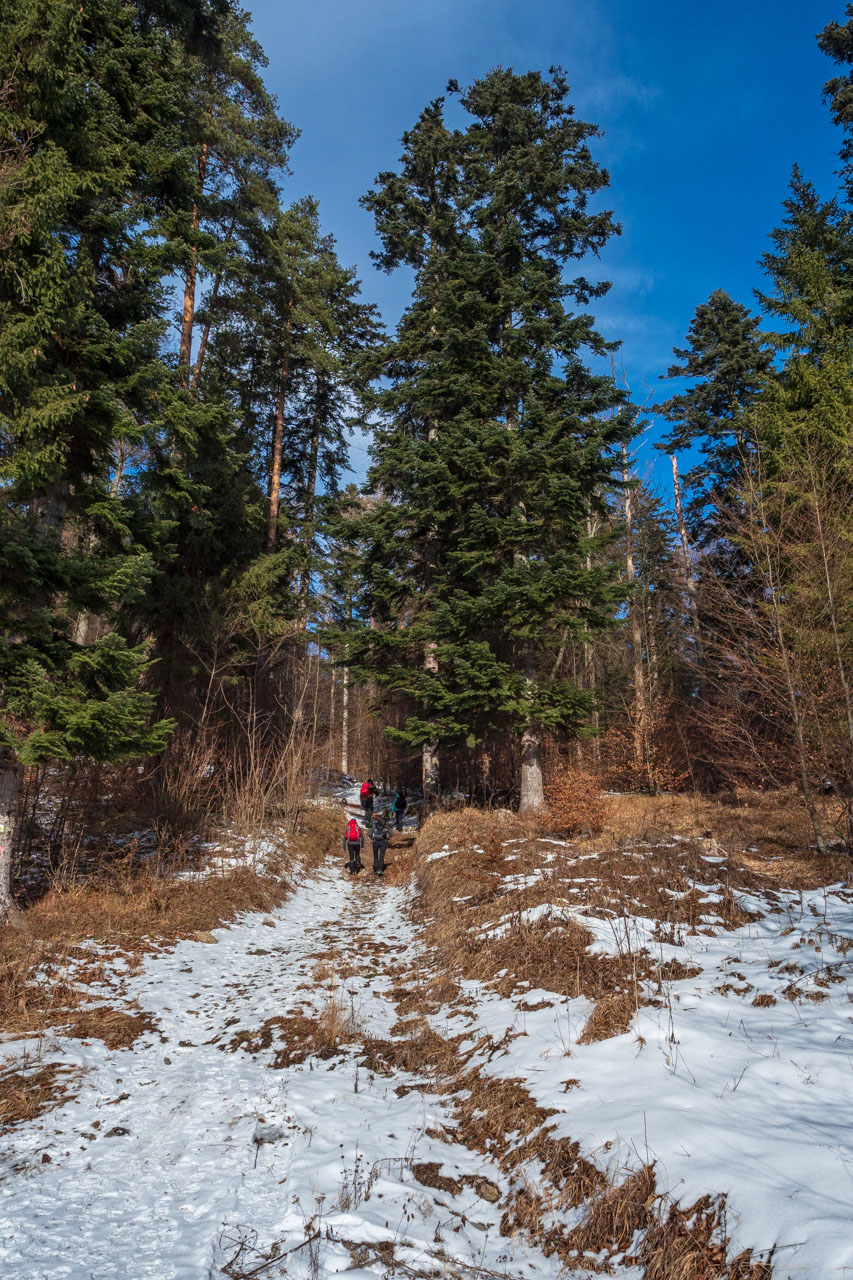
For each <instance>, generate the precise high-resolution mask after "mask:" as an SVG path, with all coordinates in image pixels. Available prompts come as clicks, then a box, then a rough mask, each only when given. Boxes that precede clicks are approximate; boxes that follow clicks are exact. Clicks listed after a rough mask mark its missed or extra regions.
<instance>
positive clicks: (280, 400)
mask: <svg viewBox="0 0 853 1280" xmlns="http://www.w3.org/2000/svg"><path fill="white" fill-rule="evenodd" d="M290 336H291V319H290V304H289V303H288V308H287V320H286V321H285V325H284V356H283V358H282V362H281V379H280V381H279V387H278V395H277V396H276V402H275V429H274V431H273V441H272V470H271V475H270V495H269V518H268V521H267V550H268V551H275V542H276V531H277V527H278V504H279V497H280V493H279V491H280V489H281V447H282V441H283V440H284V405H285V400H286V397H287V382H288V378H289V377H290Z"/></svg>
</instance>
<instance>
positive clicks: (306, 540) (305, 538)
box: [299, 385, 321, 614]
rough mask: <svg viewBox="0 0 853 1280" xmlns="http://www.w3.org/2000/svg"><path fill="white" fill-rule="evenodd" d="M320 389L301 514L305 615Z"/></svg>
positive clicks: (317, 454) (302, 596)
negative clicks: (302, 523)
mask: <svg viewBox="0 0 853 1280" xmlns="http://www.w3.org/2000/svg"><path fill="white" fill-rule="evenodd" d="M320 400H321V394H320V387H319V385H318V386H317V388H316V390H315V394H314V413H313V415H312V417H311V444H310V447H309V450H308V474H307V475H306V477H305V510H304V512H303V521H304V525H303V529H302V546H303V550H304V552H305V565H304V567H303V570H302V575H301V577H300V581H299V595H300V598H301V600H302V606H301V607H302V611H303V614H304V613H305V610H306V606H307V602H308V593H309V590H310V587H311V549H312V547H313V544H314V503H315V499H316V496H317V465H318V459H319V456H320Z"/></svg>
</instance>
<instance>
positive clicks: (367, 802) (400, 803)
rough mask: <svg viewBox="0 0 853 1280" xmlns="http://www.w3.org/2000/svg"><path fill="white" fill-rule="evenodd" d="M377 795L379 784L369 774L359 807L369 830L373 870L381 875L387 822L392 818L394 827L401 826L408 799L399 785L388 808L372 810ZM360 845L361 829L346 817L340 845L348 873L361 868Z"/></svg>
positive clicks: (387, 832) (387, 827)
mask: <svg viewBox="0 0 853 1280" xmlns="http://www.w3.org/2000/svg"><path fill="white" fill-rule="evenodd" d="M378 795H379V788H378V787H377V785H376V783H375V782H374V781H373V779H372V778H368V779H367V782H365V783H363V784H362V788H361V793H360V799H361V807H362V809H363V810H364V825H365V827H366V828H367V830H368V831H369V833H370V841H371V844H372V845H373V874H374V875H376V876H384V874H385V854H386V852H387V850H388V841H389V839H390V838H391V834H392V832H391V824H392V821H393V824H394V827H395V829H396V830H397V831H402V830H403V816H404V814H405V812H406V807H407V805H408V800H407V798H406V792H405V789H404V788H403V787H400V788H399V789H398V790H397V791H396V792H395V793H394V799H393V800H392V802H391V808H390V809H381V810H379V811H378V812H376V813H374V812H373V801H374V799H375V797H376V796H378ZM363 848H364V831H362V829H361V827H360V826H359V825H358V822H357V821H356V819H355V818H350V820H349V822H348V823H347V825H346V830H345V831H344V843H343V849H344V853H345V854H346V855H347V870H348V871H349V873H350V875H351V876H352V875H355V874H356V873H357V872H358V871H361V868H362V861H361V851H362V849H363Z"/></svg>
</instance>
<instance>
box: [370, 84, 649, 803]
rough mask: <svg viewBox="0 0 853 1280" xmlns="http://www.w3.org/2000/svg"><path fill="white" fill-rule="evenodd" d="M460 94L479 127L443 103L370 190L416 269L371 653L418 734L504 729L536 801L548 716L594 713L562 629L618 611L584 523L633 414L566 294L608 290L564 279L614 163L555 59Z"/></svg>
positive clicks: (384, 483) (381, 511)
mask: <svg viewBox="0 0 853 1280" xmlns="http://www.w3.org/2000/svg"><path fill="white" fill-rule="evenodd" d="M449 92H451V93H454V94H456V93H458V94H459V97H460V103H461V105H462V107H463V108H464V109H465V110H466V112H467V113H468V115H469V117H470V123H469V125H468V127H467V128H466V129H465V130H456V131H453V132H450V131H448V130H447V129H446V128H445V126H444V124H443V117H442V104H441V102H438V103H433V104H432V105H431V106H430V108H429V109H428V111H427V112H426V113H425V114H424V115H423V116H422V117H421V120H420V122H419V124H418V126H417V128H416V129H415V130H413V131H412V132H411V133H410V134H408V135H406V137H405V138H404V146H405V148H406V150H405V154H404V160H403V165H402V171H401V173H400V175H398V176H395V175H381V176H380V178H379V180H378V181H379V184H380V186H379V189H378V190H376V191H374V192H372V193H371V194H370V195H369V196H368V197H367V202H368V204H369V206H370V207H371V208H373V209H374V211H375V212H376V214H377V225H378V229H379V232H380V237H381V239H382V243H383V251H384V253H383V255H382V256H381V257H380V261H381V263H382V265H386V266H392V265H395V264H396V263H397V262H409V263H411V264H412V265H414V266H415V268H416V283H415V296H414V299H413V303H412V305H411V307H410V308H409V310H408V312H407V313H406V315H405V316H404V318H403V320H402V322H401V325H400V328H399V330H398V334H397V337H396V339H395V340H394V341H393V342H391V343H390V344H389V345H388V347H387V348H386V350H385V352H384V353H383V354H384V361H383V371H384V372H385V373H386V375H387V376H388V377H389V378H390V379H391V384H392V385H391V387H390V389H389V390H388V391H387V393H384V394H382V395H381V396H380V398H379V402H380V405H381V407H382V408H383V409H384V411H385V413H386V415H387V417H386V420H385V421H384V422H383V424H382V425H381V426H380V428H379V430H378V433H377V442H376V446H375V450H374V465H373V469H372V471H371V476H370V483H371V485H372V486H373V487H374V488H375V489H376V490H377V491H378V492H379V493H381V495H382V496H383V498H384V501H382V502H380V503H379V504H377V506H376V508H375V509H374V511H373V512H372V513H371V515H370V517H369V519H368V522H367V526H366V529H365V534H366V537H367V548H366V555H365V578H366V599H367V605H366V607H367V609H368V611H369V613H370V616H371V621H372V629H371V630H370V631H369V632H367V633H366V634H364V635H362V637H361V638H360V640H359V649H360V654H361V659H360V662H361V669H362V670H363V671H369V672H371V673H373V674H375V675H376V677H377V678H378V679H379V680H380V681H381V683H382V684H383V686H384V687H385V688H386V689H388V690H389V691H393V692H394V693H396V694H398V695H402V696H403V697H404V698H405V699H406V700H408V701H409V702H410V703H411V705H412V714H411V715H410V716H409V718H408V722H407V725H406V727H405V729H404V730H402V731H401V735H400V736H401V737H402V738H403V740H404V741H406V742H407V743H408V744H409V745H412V746H416V745H419V744H421V743H423V742H426V741H429V740H437V741H439V742H444V743H448V744H450V743H465V742H467V743H469V745H473V744H474V743H476V742H477V741H483V740H485V739H487V738H488V736H489V735H493V734H498V735H501V736H504V737H505V736H509V737H510V738H511V739H512V741H513V742H514V743H515V748H516V760H517V765H518V773H519V776H520V781H521V803H522V807H523V808H539V807H542V805H543V804H544V796H543V791H542V766H541V744H542V739H543V734H544V732H545V730H546V729H548V730H552V731H554V732H557V733H567V732H568V733H571V732H574V731H575V730H576V728H577V726H578V724H579V723H580V721H581V720H582V719H583V717H584V716H585V715H586V714H587V713H588V711H589V707H590V698H589V695H588V693H585V692H584V691H582V690H580V689H579V688H578V687H577V685H576V684H575V683H574V682H573V681H572V680H571V679H570V678H569V677H568V676H567V674H566V673H565V672H563V671H561V670H560V669H559V665H557V664H555V654H556V653H557V652H558V650H559V649H560V640H561V637H563V638H565V636H566V635H567V634H570V635H575V636H577V635H580V634H581V633H583V632H586V631H587V630H588V629H595V628H597V627H599V626H601V625H604V624H605V623H606V621H607V620H608V618H609V617H610V616H611V615H612V612H613V610H614V608H615V602H616V599H617V597H618V595H619V589H618V588H617V587H616V586H615V585H614V583H613V582H612V580H611V579H610V576H609V573H608V571H607V570H606V569H605V570H601V569H596V570H594V571H593V570H589V569H588V568H587V552H588V550H589V546H590V540H589V539H588V537H587V534H586V517H587V515H588V513H589V511H590V509H591V508H592V507H594V506H595V504H596V502H597V501H598V497H597V495H599V494H601V492H602V491H603V489H604V488H606V486H607V485H608V484H609V482H610V479H611V475H612V470H613V465H614V460H615V453H614V450H615V449H616V448H617V446H618V443H619V442H620V441H621V440H622V439H624V438H625V436H626V434H627V433H628V432H629V430H630V424H629V422H628V421H627V420H626V419H625V417H624V416H622V415H620V414H618V413H616V414H614V413H613V410H614V409H615V408H616V407H617V406H618V405H619V403H620V401H621V396H620V394H619V392H618V391H617V390H616V388H615V387H614V385H613V382H612V380H611V379H610V378H609V377H605V376H600V375H594V374H592V373H591V372H590V371H589V369H588V368H587V367H586V365H585V364H584V360H583V356H584V352H585V351H588V352H591V353H598V354H603V353H604V351H605V344H604V342H603V341H602V339H601V338H600V337H599V336H598V335H597V334H596V333H595V330H594V328H593V325H592V321H591V318H590V317H589V316H588V315H587V314H585V313H584V312H571V311H569V310H568V309H567V304H571V305H574V306H580V307H583V306H584V305H586V304H587V303H588V302H589V300H590V299H591V298H592V297H594V296H596V295H597V294H599V293H601V292H603V291H604V289H605V288H606V286H594V285H592V284H590V283H589V282H588V281H587V280H585V279H584V278H582V277H581V278H578V279H575V280H566V279H564V277H563V275H562V269H563V267H564V266H565V265H566V264H567V263H568V262H570V261H571V260H573V259H579V258H582V257H584V256H585V255H587V254H589V253H592V252H597V251H598V250H599V249H600V248H601V247H602V246H603V245H604V244H605V243H606V241H607V239H608V237H609V236H610V235H611V234H612V233H613V231H614V230H615V228H614V226H613V223H612V220H611V217H610V214H609V213H606V212H604V213H598V214H592V213H590V212H589V211H588V208H587V202H588V198H589V196H590V195H591V194H592V193H594V192H596V191H598V190H600V189H601V188H602V187H603V186H605V185H606V182H607V175H606V174H605V173H604V171H603V170H601V169H600V168H599V167H598V166H597V165H596V164H595V162H594V161H593V159H592V156H591V154H590V151H589V147H588V139H589V138H590V137H591V136H593V135H594V134H595V129H594V127H593V126H591V125H588V124H585V123H583V122H580V121H578V120H576V119H575V118H574V114H573V110H572V108H571V106H570V104H569V102H568V87H567V85H566V83H565V80H564V78H563V76H562V74H561V73H560V72H559V71H552V73H551V74H550V76H549V77H547V78H545V77H542V76H541V75H539V74H538V73H529V74H527V75H523V76H518V75H515V74H514V73H513V72H511V71H504V70H501V69H498V70H496V71H494V72H492V73H490V74H489V75H488V76H486V77H484V79H482V80H480V81H477V82H475V83H474V84H473V85H472V86H471V87H470V88H469V89H467V90H466V91H464V92H460V91H459V90H458V87H457V86H455V85H451V86H449ZM430 164H432V170H431V169H430ZM430 646H431V647H432V653H433V655H434V662H433V663H431V664H430V663H427V664H426V665H423V663H422V662H418V661H417V659H416V657H415V655H416V654H417V653H421V654H423V653H424V651H426V652H427V653H429V652H430Z"/></svg>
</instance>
